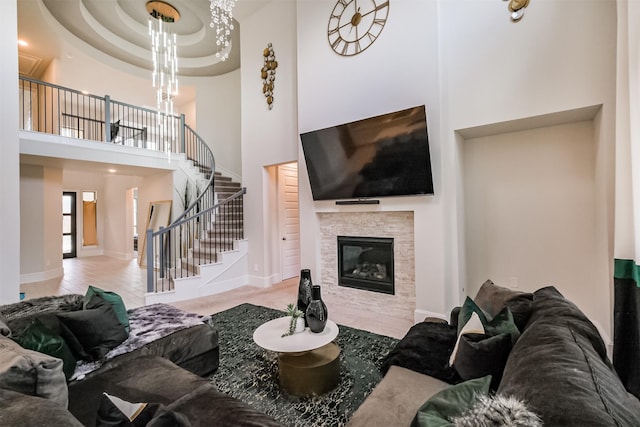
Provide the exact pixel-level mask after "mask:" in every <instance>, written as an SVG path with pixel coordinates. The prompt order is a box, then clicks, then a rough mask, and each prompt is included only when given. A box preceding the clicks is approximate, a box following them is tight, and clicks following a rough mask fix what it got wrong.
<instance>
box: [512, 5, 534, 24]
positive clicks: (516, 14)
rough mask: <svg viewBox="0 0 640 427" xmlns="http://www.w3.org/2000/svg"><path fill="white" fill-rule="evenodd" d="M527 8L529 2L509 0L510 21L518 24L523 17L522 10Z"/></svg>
mask: <svg viewBox="0 0 640 427" xmlns="http://www.w3.org/2000/svg"><path fill="white" fill-rule="evenodd" d="M527 6H529V0H509V11H510V12H511V20H512V21H513V22H518V21H519V20H521V19H522V17H523V16H524V9H525V8H526V7H527Z"/></svg>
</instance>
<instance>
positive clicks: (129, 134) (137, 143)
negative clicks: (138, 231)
mask: <svg viewBox="0 0 640 427" xmlns="http://www.w3.org/2000/svg"><path fill="white" fill-rule="evenodd" d="M19 88H20V96H19V99H20V106H19V108H20V111H19V118H20V129H22V130H26V131H33V132H43V133H48V134H53V135H60V136H65V137H71V138H79V139H84V140H91V141H98V142H104V143H109V144H118V145H123V146H130V147H137V148H141V149H145V150H153V151H159V152H166V153H184V154H185V155H186V158H187V159H189V160H191V161H192V162H193V164H194V166H196V167H197V168H199V170H200V172H202V173H203V174H204V175H205V176H206V177H207V178H208V182H207V184H206V186H205V187H203V188H202V189H198V197H197V198H196V199H195V200H194V201H193V202H192V203H191V205H189V206H188V207H187V208H186V209H185V211H184V212H183V213H182V215H180V217H179V218H177V219H176V220H175V221H174V222H173V223H172V224H171V226H170V227H168V228H166V229H162V230H161V231H156V232H154V233H152V235H151V234H149V233H150V232H151V231H152V230H148V231H147V235H148V236H149V240H148V242H151V244H150V249H151V250H149V251H148V252H147V256H149V257H151V258H150V262H149V263H148V264H147V271H148V273H147V276H148V279H149V282H148V283H147V287H148V290H149V292H159V291H163V290H167V289H169V288H170V287H171V286H172V284H171V285H168V283H169V282H167V279H168V278H169V276H170V275H171V274H174V275H176V276H174V277H185V276H189V275H193V273H192V271H193V268H192V267H183V266H186V265H187V264H186V263H183V262H182V261H181V260H182V259H188V258H190V259H191V261H190V262H189V264H195V265H202V264H205V263H211V262H215V257H216V252H217V251H221V250H228V249H229V243H228V242H229V239H230V238H234V239H237V238H242V230H241V229H240V230H239V231H238V227H240V228H241V227H242V218H241V215H242V194H244V190H243V191H242V192H241V193H242V194H236V195H234V196H231V197H230V198H228V199H227V200H225V201H217V200H215V192H214V178H215V174H214V172H215V159H214V156H213V152H212V151H211V149H210V148H209V146H208V145H207V144H206V143H205V141H204V140H203V139H202V138H201V137H200V136H199V135H198V134H197V133H196V132H195V131H194V130H193V129H191V128H190V127H189V126H188V125H186V124H185V117H184V115H180V116H172V115H167V114H165V113H162V112H158V111H155V110H150V109H147V108H144V107H137V106H134V105H130V104H127V103H124V102H120V101H116V100H112V99H111V98H110V97H109V96H108V95H106V96H96V95H90V94H85V93H83V92H80V91H78V90H74V89H69V88H65V87H62V86H58V85H54V84H51V83H46V82H42V81H38V80H33V79H30V78H26V77H20V81H19ZM216 203H217V204H216ZM214 204H215V205H214ZM228 211H232V212H235V213H234V214H233V215H231V220H229V219H228V215H225V219H224V220H223V219H220V218H221V217H220V216H219V215H220V212H228ZM234 215H235V216H234ZM217 218H218V219H217ZM211 229H213V230H214V232H213V233H212V232H210V231H209V230H211ZM195 242H199V244H200V245H202V246H201V247H200V248H199V249H198V250H194V249H193V246H192V245H193V244H194V243H195ZM174 245H175V246H174ZM185 245H187V246H185ZM205 246H206V247H205ZM154 266H155V269H154Z"/></svg>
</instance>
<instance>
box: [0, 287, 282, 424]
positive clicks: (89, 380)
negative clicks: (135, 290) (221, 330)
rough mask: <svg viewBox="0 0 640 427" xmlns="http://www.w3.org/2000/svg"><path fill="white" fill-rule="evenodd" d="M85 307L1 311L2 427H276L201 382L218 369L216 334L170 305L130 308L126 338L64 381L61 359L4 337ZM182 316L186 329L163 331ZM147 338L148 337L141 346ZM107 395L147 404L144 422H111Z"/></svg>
mask: <svg viewBox="0 0 640 427" xmlns="http://www.w3.org/2000/svg"><path fill="white" fill-rule="evenodd" d="M83 304H85V306H86V299H85V297H84V296H82V295H66V296H61V297H48V298H40V299H34V300H27V301H23V302H20V303H16V304H10V305H5V306H0V332H2V334H0V425H2V426H39V425H42V426H74V425H84V426H95V425H110V426H116V425H118V426H125V425H147V424H146V422H147V421H148V422H149V424H148V425H150V426H151V425H153V426H157V425H176V426H177V425H188V426H209V425H216V426H277V425H279V424H278V423H276V422H275V421H274V420H273V419H272V418H271V417H269V416H267V415H265V414H263V413H260V412H258V411H256V410H254V409H253V408H251V407H250V406H248V405H246V404H244V403H243V402H241V401H239V400H237V399H233V398H231V397H229V396H227V395H224V394H222V393H220V392H218V391H217V390H216V389H215V387H214V385H212V384H211V382H210V380H208V379H207V378H205V376H207V375H209V374H211V373H213V372H214V371H215V370H216V369H217V367H218V334H217V330H216V328H215V326H214V325H213V324H212V323H211V322H207V321H206V319H203V320H204V321H199V322H198V321H194V316H195V315H191V314H189V313H185V312H181V311H179V310H177V309H176V308H174V307H171V306H165V305H161V304H160V305H155V306H146V307H141V308H137V309H133V310H128V314H129V319H130V320H131V323H130V333H129V334H128V338H127V339H126V340H125V341H124V342H122V343H121V344H119V345H118V346H116V347H115V348H112V349H111V350H109V352H107V353H106V355H103V356H102V357H101V358H100V360H96V361H91V362H84V361H81V362H79V363H77V365H76V367H75V372H74V373H73V375H70V374H69V373H67V376H66V377H65V372H64V369H63V361H62V359H61V358H56V357H52V356H49V355H47V354H44V353H42V352H38V351H33V350H28V349H25V348H23V347H21V346H20V345H19V344H18V343H17V342H14V340H12V339H10V338H8V337H6V336H3V335H7V334H9V333H10V331H11V329H12V327H15V328H21V327H24V325H25V324H33V320H31V319H33V318H37V319H38V321H37V322H39V323H46V322H49V323H51V321H52V320H51V317H52V316H54V317H57V318H61V317H64V316H65V315H68V313H76V315H77V314H82V310H83V308H86V307H83ZM180 316H183V317H185V320H184V321H185V322H191V323H184V324H183V325H182V326H176V325H173V326H171V327H167V323H171V319H173V318H175V317H180ZM25 319H26V320H27V321H25ZM196 320H197V319H196ZM63 323H64V322H63ZM185 325H188V326H185ZM127 326H129V325H127ZM67 333H68V331H67ZM61 335H64V334H63V333H61ZM146 336H151V339H148V340H147V341H144V340H142V341H140V340H141V339H143V338H144V337H146ZM14 338H15V337H14ZM67 341H70V340H69V339H66V340H65V342H67ZM138 341H140V342H138ZM69 347H73V346H69ZM81 350H82V349H80V350H78V351H81ZM105 393H107V394H108V395H110V396H116V397H117V398H119V399H122V400H124V401H127V402H135V403H147V404H148V405H147V406H146V408H147V409H145V411H147V412H149V414H146V416H147V419H146V420H145V424H133V423H131V424H129V420H128V419H127V420H119V419H118V420H114V419H113V417H114V416H115V415H114V414H116V413H117V415H118V417H119V416H120V415H122V414H121V413H119V411H118V410H117V409H115V410H114V407H113V405H112V404H111V400H109V398H108V397H106V395H105ZM110 417H111V418H110ZM167 417H169V418H170V419H171V420H170V421H169V422H168V424H167V423H166V422H167V420H166V419H167ZM171 417H175V418H171ZM138 420H140V418H139V419H138ZM178 421H180V422H178ZM163 422H165V424H162V423H163Z"/></svg>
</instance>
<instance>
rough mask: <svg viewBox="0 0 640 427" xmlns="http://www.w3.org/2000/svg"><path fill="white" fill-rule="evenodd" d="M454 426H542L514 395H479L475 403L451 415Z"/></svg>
mask: <svg viewBox="0 0 640 427" xmlns="http://www.w3.org/2000/svg"><path fill="white" fill-rule="evenodd" d="M451 422H453V425H454V426H455V427H491V426H510V427H542V420H541V419H540V417H538V416H537V415H536V414H535V413H533V412H531V411H530V410H529V409H528V408H527V406H526V405H525V403H524V402H522V401H520V400H518V399H516V398H515V397H507V396H502V395H495V396H493V397H490V396H488V395H479V396H478V398H477V400H476V402H475V404H474V405H473V406H472V407H471V408H469V409H467V410H466V411H465V412H463V413H462V414H461V415H460V416H457V417H452V418H451Z"/></svg>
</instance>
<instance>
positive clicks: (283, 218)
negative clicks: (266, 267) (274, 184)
mask: <svg viewBox="0 0 640 427" xmlns="http://www.w3.org/2000/svg"><path fill="white" fill-rule="evenodd" d="M278 218H279V222H280V224H279V225H280V235H281V242H280V260H281V263H282V267H281V271H282V280H285V279H289V278H291V277H296V276H298V275H299V274H300V211H299V208H298V164H297V163H288V164H285V165H279V166H278Z"/></svg>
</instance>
